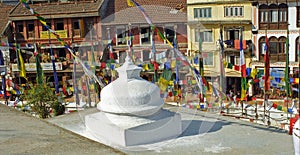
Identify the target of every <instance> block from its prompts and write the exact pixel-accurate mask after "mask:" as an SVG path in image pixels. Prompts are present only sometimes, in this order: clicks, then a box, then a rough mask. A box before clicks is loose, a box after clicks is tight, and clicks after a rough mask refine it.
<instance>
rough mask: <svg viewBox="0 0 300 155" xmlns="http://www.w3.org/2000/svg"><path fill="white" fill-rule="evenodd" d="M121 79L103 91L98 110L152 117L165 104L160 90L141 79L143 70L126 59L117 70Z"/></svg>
mask: <svg viewBox="0 0 300 155" xmlns="http://www.w3.org/2000/svg"><path fill="white" fill-rule="evenodd" d="M116 70H117V71H118V73H119V78H118V79H116V80H115V81H113V82H112V83H110V84H108V85H107V86H106V87H104V88H103V89H102V90H101V102H100V103H99V104H98V107H97V108H98V109H99V110H101V111H103V112H107V113H114V114H121V115H136V116H150V115H153V114H154V113H156V112H158V111H159V110H160V109H161V107H162V106H163V104H164V101H163V99H162V98H161V97H160V89H159V88H158V87H157V86H156V85H155V84H153V83H151V82H148V81H146V80H144V79H142V78H141V77H140V71H141V70H142V68H140V67H138V66H136V65H134V64H133V63H132V61H131V59H130V58H129V56H127V57H126V61H125V63H124V64H123V65H122V66H121V67H119V68H117V69H116Z"/></svg>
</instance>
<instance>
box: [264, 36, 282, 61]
mask: <svg viewBox="0 0 300 155" xmlns="http://www.w3.org/2000/svg"><path fill="white" fill-rule="evenodd" d="M265 43H266V41H265V37H261V38H260V39H259V45H260V46H259V55H260V58H259V59H260V60H262V61H263V60H264V54H265ZM285 52H286V37H280V38H276V37H271V38H269V54H270V55H269V58H270V61H272V62H278V61H280V62H284V61H285V58H286V54H285Z"/></svg>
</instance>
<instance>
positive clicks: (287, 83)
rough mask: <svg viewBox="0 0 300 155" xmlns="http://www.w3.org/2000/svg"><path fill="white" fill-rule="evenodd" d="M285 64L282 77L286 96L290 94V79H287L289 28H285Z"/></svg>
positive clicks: (288, 71)
mask: <svg viewBox="0 0 300 155" xmlns="http://www.w3.org/2000/svg"><path fill="white" fill-rule="evenodd" d="M285 46H286V64H285V74H284V78H285V90H286V94H287V95H288V96H290V95H291V90H290V80H289V74H290V67H289V47H290V46H289V30H287V37H286V43H285Z"/></svg>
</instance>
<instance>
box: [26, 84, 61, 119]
mask: <svg viewBox="0 0 300 155" xmlns="http://www.w3.org/2000/svg"><path fill="white" fill-rule="evenodd" d="M23 99H24V100H26V101H27V103H28V105H30V106H31V108H32V111H33V112H36V113H37V114H38V115H39V117H40V118H48V117H50V116H51V115H50V114H51V108H52V109H53V110H54V115H60V114H63V113H64V110H65V108H64V105H63V104H62V103H61V102H60V101H59V96H57V95H55V93H54V91H53V90H52V89H51V88H50V87H49V86H47V85H45V84H38V85H34V86H31V88H30V89H29V90H28V91H26V92H25V93H24V94H23Z"/></svg>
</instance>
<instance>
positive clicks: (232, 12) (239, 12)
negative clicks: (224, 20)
mask: <svg viewBox="0 0 300 155" xmlns="http://www.w3.org/2000/svg"><path fill="white" fill-rule="evenodd" d="M224 11H225V17H242V16H244V7H242V6H228V7H224Z"/></svg>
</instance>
